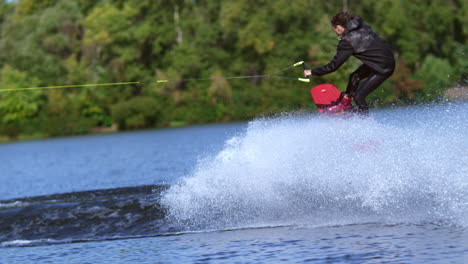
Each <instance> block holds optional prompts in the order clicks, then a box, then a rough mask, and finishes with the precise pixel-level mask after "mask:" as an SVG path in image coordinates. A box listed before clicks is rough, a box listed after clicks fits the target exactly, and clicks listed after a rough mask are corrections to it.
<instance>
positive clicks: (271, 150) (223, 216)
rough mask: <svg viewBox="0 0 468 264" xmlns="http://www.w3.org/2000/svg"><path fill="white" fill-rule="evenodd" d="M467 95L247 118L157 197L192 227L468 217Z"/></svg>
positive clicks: (459, 221) (176, 219) (175, 218)
mask: <svg viewBox="0 0 468 264" xmlns="http://www.w3.org/2000/svg"><path fill="white" fill-rule="evenodd" d="M467 106H468V104H467V103H460V104H444V105H431V106H422V107H407V108H399V109H390V110H385V111H380V112H377V113H375V114H374V115H373V116H372V117H371V118H361V117H351V118H338V119H336V118H321V117H317V116H297V115H286V116H283V117H279V118H264V119H259V120H254V121H252V122H250V123H249V125H248V128H247V130H246V131H245V133H243V134H240V135H238V136H236V137H233V138H231V139H230V140H229V141H227V142H226V144H225V147H224V149H223V150H222V151H221V152H220V153H218V154H216V155H214V156H212V157H206V158H204V159H202V160H201V161H200V162H199V163H198V164H197V166H196V169H195V170H194V171H193V173H192V174H191V175H188V176H187V177H185V178H184V179H182V180H181V181H180V182H179V183H178V184H175V185H173V186H171V187H170V188H169V189H168V190H167V191H165V192H164V194H163V196H162V197H161V205H163V206H164V207H165V208H167V210H168V219H170V221H171V222H173V223H178V224H179V225H180V226H182V227H183V228H186V229H189V230H200V229H229V228H239V227H244V226H262V225H265V226H269V225H288V224H292V225H301V224H311V225H328V224H331V225H333V224H355V223H364V222H384V223H400V222H407V223H420V222H443V223H445V224H451V225H452V224H453V225H461V226H467V225H468V220H467V219H468V213H467V212H468V210H467V207H468V181H467V175H468V165H467V164H468V162H467V161H468V157H467V155H466V154H467V153H466V150H467V149H468V137H467V135H468V133H467V132H468V129H467V125H468V122H467V121H468V117H467V116H466V114H465V113H466V112H467V111H466V110H467V109H468V107H467Z"/></svg>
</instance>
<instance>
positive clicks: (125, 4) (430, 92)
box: [0, 0, 468, 141]
mask: <svg viewBox="0 0 468 264" xmlns="http://www.w3.org/2000/svg"><path fill="white" fill-rule="evenodd" d="M342 10H349V11H351V12H352V13H353V14H355V15H359V16H361V17H363V19H364V21H365V23H367V24H368V25H370V26H371V27H372V28H373V29H374V31H375V32H377V33H378V34H379V35H380V36H381V37H382V38H384V39H385V40H386V41H387V42H388V43H389V45H390V46H391V48H392V50H393V51H394V54H395V57H396V59H397V68H396V72H395V73H394V75H393V76H392V77H391V79H390V80H389V81H386V82H385V83H384V85H383V86H382V88H379V89H378V90H377V91H376V92H374V93H373V94H371V96H370V97H369V100H370V102H371V103H372V105H373V106H375V107H384V106H389V105H405V104H413V103H427V102H433V101H440V100H446V99H447V98H456V97H457V93H458V95H461V97H463V95H465V99H466V89H465V86H466V83H467V79H468V75H467V71H468V70H467V69H468V68H467V65H468V59H467V52H468V50H467V43H466V42H467V36H468V28H467V27H466V26H467V25H468V14H467V6H466V0H413V1H405V0H327V1H321V0H293V1H291V0H274V1H266V0H263V1H262V0H236V1H217V0H127V1H124V0H100V1H95V0H17V1H6V0H0V140H2V141H5V140H12V139H13V140H14V139H28V138H36V137H47V136H64V135H77V134H86V133H92V132H99V131H103V130H104V131H105V130H110V131H112V130H129V129H142V128H155V127H173V126H181V125H190V124H201V123H214V122H229V121H240V120H249V119H252V118H255V117H259V116H264V115H270V114H274V113H281V112H291V111H309V110H313V109H315V106H314V105H313V103H312V100H311V98H310V95H309V89H310V88H311V87H312V86H314V85H316V84H320V83H333V84H335V85H336V86H337V87H338V88H339V89H341V90H344V89H345V87H346V83H347V78H348V75H349V74H350V73H351V72H352V71H353V70H354V69H355V68H356V67H357V66H359V65H360V62H359V61H358V60H356V59H354V58H352V59H350V60H348V62H346V63H345V64H344V65H343V66H342V67H341V68H340V69H339V70H338V71H337V72H336V73H334V74H330V75H326V76H323V77H312V79H311V83H308V84H307V83H301V82H298V81H292V80H284V79H275V78H254V79H230V80H225V79H221V77H229V76H239V75H261V74H269V73H273V72H276V71H278V70H280V69H283V68H285V67H288V66H290V65H292V64H293V63H295V62H297V61H301V60H304V61H305V62H306V63H307V64H308V65H309V66H310V67H315V66H320V65H323V64H326V63H328V62H329V61H330V60H331V59H332V57H333V55H334V54H335V51H336V45H337V43H338V39H337V37H336V35H335V33H334V32H333V31H332V30H331V27H330V18H331V17H332V16H333V15H334V14H336V13H337V12H340V11H342ZM281 74H284V76H288V77H303V72H302V68H301V67H297V68H292V69H290V70H288V71H284V72H282V73H281ZM185 78H215V79H213V80H206V81H176V82H168V83H156V82H155V81H156V80H160V79H170V80H180V79H185ZM113 82H140V84H128V85H118V86H96V87H93V86H89V87H76V88H65V89H48V90H27V91H14V92H6V91H3V92H2V91H1V90H2V89H11V88H26V87H40V86H60V85H75V84H96V83H113ZM141 83H143V84H141ZM106 128H107V129H106Z"/></svg>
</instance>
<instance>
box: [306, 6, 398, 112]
mask: <svg viewBox="0 0 468 264" xmlns="http://www.w3.org/2000/svg"><path fill="white" fill-rule="evenodd" d="M331 24H332V28H333V31H335V33H336V34H337V35H338V36H339V38H340V41H339V42H338V47H337V51H336V55H335V57H334V58H333V59H332V61H331V62H330V63H328V64H327V65H324V66H322V67H319V68H315V69H312V70H304V75H305V76H306V77H309V76H310V75H316V76H321V75H325V74H329V73H332V72H334V71H336V70H337V69H338V68H339V67H340V66H341V65H343V63H344V62H345V61H346V60H347V59H348V58H349V57H350V56H351V55H353V56H355V57H356V58H358V59H359V60H360V61H362V62H363V63H364V64H362V65H361V66H359V67H358V68H357V70H356V71H354V72H353V73H352V74H351V75H350V76H349V80H348V86H347V88H346V91H345V92H344V93H343V94H342V96H341V97H340V101H339V103H338V104H337V105H335V106H332V107H329V109H328V110H329V111H331V112H340V111H344V110H347V109H349V108H351V101H352V100H353V98H354V101H355V102H356V105H357V108H358V111H359V112H361V113H363V114H367V113H368V111H369V107H368V105H367V103H366V97H367V96H368V95H369V94H370V93H371V92H373V91H374V90H375V89H376V88H377V87H379V85H380V84H382V83H383V82H384V81H385V80H386V79H388V77H390V76H391V75H392V74H393V71H394V70H395V59H394V57H393V53H392V51H391V50H390V48H389V47H388V45H387V43H386V42H385V41H384V40H383V39H381V38H380V37H379V36H377V34H375V33H374V32H373V31H372V29H371V28H370V27H369V26H367V25H366V24H364V23H363V22H362V19H361V18H360V17H358V16H352V15H351V14H350V13H348V12H341V13H338V14H336V15H335V16H334V17H333V18H332V19H331ZM363 79H366V80H365V81H364V82H363V83H362V84H361V85H359V83H360V81H361V80H363Z"/></svg>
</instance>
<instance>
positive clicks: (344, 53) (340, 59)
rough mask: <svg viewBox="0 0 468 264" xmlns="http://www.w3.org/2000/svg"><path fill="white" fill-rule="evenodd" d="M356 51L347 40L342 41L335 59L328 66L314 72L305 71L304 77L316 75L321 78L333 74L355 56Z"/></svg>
mask: <svg viewBox="0 0 468 264" xmlns="http://www.w3.org/2000/svg"><path fill="white" fill-rule="evenodd" d="M353 53H354V50H353V47H352V46H351V44H349V42H347V41H346V40H340V42H338V47H337V49H336V55H335V57H333V59H332V60H331V61H330V62H329V63H328V64H327V65H324V66H322V67H318V68H315V69H312V70H305V71H304V75H305V76H306V77H308V76H310V75H316V76H321V75H325V74H329V73H332V72H334V71H336V70H338V68H340V67H341V65H343V63H344V62H345V61H346V60H347V59H348V58H349V57H350V56H351V55H353Z"/></svg>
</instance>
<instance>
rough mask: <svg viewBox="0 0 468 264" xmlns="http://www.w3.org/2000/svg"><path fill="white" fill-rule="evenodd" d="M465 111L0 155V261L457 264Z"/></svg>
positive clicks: (218, 129) (95, 140)
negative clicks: (0, 160)
mask: <svg viewBox="0 0 468 264" xmlns="http://www.w3.org/2000/svg"><path fill="white" fill-rule="evenodd" d="M467 110H468V103H466V102H462V103H457V104H444V105H433V106H424V107H408V108H399V109H389V110H384V111H376V112H375V113H373V115H372V117H371V118H368V119H362V118H346V119H328V118H319V117H318V116H316V115H309V114H307V115H295V116H283V117H278V118H272V119H258V120H255V121H252V122H250V123H249V124H245V123H238V124H223V125H212V126H197V127H189V128H181V129H165V130H155V131H144V132H134V133H120V134H112V135H101V136H86V137H72V138H63V139H51V140H40V141H30V142H21V143H10V144H2V145H0V158H1V159H2V162H1V163H0V181H1V183H2V184H1V185H0V263H277V262H286V263H308V262H311V263H466V262H467V254H468V237H467V234H466V232H467V226H468V198H467V197H468V152H467V150H468V136H467V135H468V115H466V113H467Z"/></svg>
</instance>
